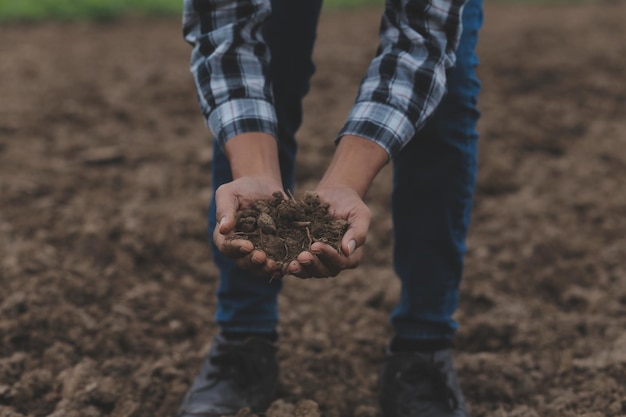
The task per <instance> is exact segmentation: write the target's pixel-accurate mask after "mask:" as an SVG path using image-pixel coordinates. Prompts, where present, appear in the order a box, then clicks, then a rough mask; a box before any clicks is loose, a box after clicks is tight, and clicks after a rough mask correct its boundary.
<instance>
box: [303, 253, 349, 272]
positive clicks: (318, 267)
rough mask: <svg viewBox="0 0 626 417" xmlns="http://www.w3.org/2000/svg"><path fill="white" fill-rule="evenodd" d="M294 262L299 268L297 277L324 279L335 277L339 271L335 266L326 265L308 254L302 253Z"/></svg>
mask: <svg viewBox="0 0 626 417" xmlns="http://www.w3.org/2000/svg"><path fill="white" fill-rule="evenodd" d="M296 260H297V261H298V262H299V263H300V266H301V271H300V272H299V275H298V276H302V277H313V278H326V277H332V276H335V275H337V274H338V273H339V271H340V269H338V268H335V267H334V266H335V265H332V264H330V265H326V264H325V263H324V262H322V261H321V260H320V259H319V258H318V257H317V256H315V255H314V254H312V253H310V252H302V253H301V254H299V255H298V257H297V258H296ZM329 266H330V267H329Z"/></svg>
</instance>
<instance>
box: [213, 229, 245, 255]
mask: <svg viewBox="0 0 626 417" xmlns="http://www.w3.org/2000/svg"><path fill="white" fill-rule="evenodd" d="M213 242H215V246H217V249H218V250H219V251H220V252H221V253H223V254H224V255H226V256H227V257H229V258H232V259H237V258H240V257H242V256H246V255H248V254H249V253H250V252H252V250H253V249H254V245H253V244H252V242H250V241H249V240H246V239H233V238H232V235H224V234H222V233H220V232H219V230H218V228H217V227H216V228H215V230H214V231H213Z"/></svg>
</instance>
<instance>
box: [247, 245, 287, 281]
mask: <svg viewBox="0 0 626 417" xmlns="http://www.w3.org/2000/svg"><path fill="white" fill-rule="evenodd" d="M237 266H238V267H239V268H240V269H243V270H245V271H248V272H250V273H251V274H253V275H256V276H259V277H271V276H274V275H276V274H281V271H279V270H277V269H276V262H275V261H274V260H273V259H270V258H268V257H267V255H266V254H265V252H263V251H260V250H255V251H253V252H252V253H250V255H249V256H244V257H241V258H239V259H238V260H237Z"/></svg>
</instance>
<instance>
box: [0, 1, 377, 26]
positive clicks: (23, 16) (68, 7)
mask: <svg viewBox="0 0 626 417" xmlns="http://www.w3.org/2000/svg"><path fill="white" fill-rule="evenodd" d="M293 1H297V0H293ZM383 3H384V0H325V1H324V7H325V8H327V9H333V8H334V9H336V8H350V7H359V6H364V5H382V4H383ZM182 4H183V0H0V20H3V21H7V20H43V19H57V20H58V19H61V20H76V19H94V20H106V19H112V18H115V17H118V16H122V15H141V16H177V15H180V14H181V10H182Z"/></svg>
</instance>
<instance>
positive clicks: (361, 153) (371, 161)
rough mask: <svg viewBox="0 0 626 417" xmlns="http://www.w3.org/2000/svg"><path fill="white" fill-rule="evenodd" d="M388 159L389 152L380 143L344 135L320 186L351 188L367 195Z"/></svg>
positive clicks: (362, 194)
mask: <svg viewBox="0 0 626 417" xmlns="http://www.w3.org/2000/svg"><path fill="white" fill-rule="evenodd" d="M388 161H389V155H388V154H387V152H386V151H385V149H383V148H382V147H381V146H380V145H378V144H377V143H375V142H373V141H371V140H369V139H364V138H360V137H356V136H350V135H348V136H344V137H343V138H342V139H341V141H340V142H339V144H338V145H337V149H336V150H335V154H334V156H333V159H332V161H331V163H330V165H329V166H328V169H327V170H326V172H325V173H324V176H323V178H322V180H321V181H320V183H319V186H318V188H321V189H323V188H325V187H348V188H350V189H352V190H354V191H356V192H357V193H358V194H359V196H360V197H361V198H363V197H364V196H365V194H366V193H367V190H368V189H369V187H370V185H371V183H372V181H373V180H374V178H375V177H376V175H377V174H378V172H379V171H380V170H381V169H382V168H383V167H384V166H385V164H387V162H388Z"/></svg>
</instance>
